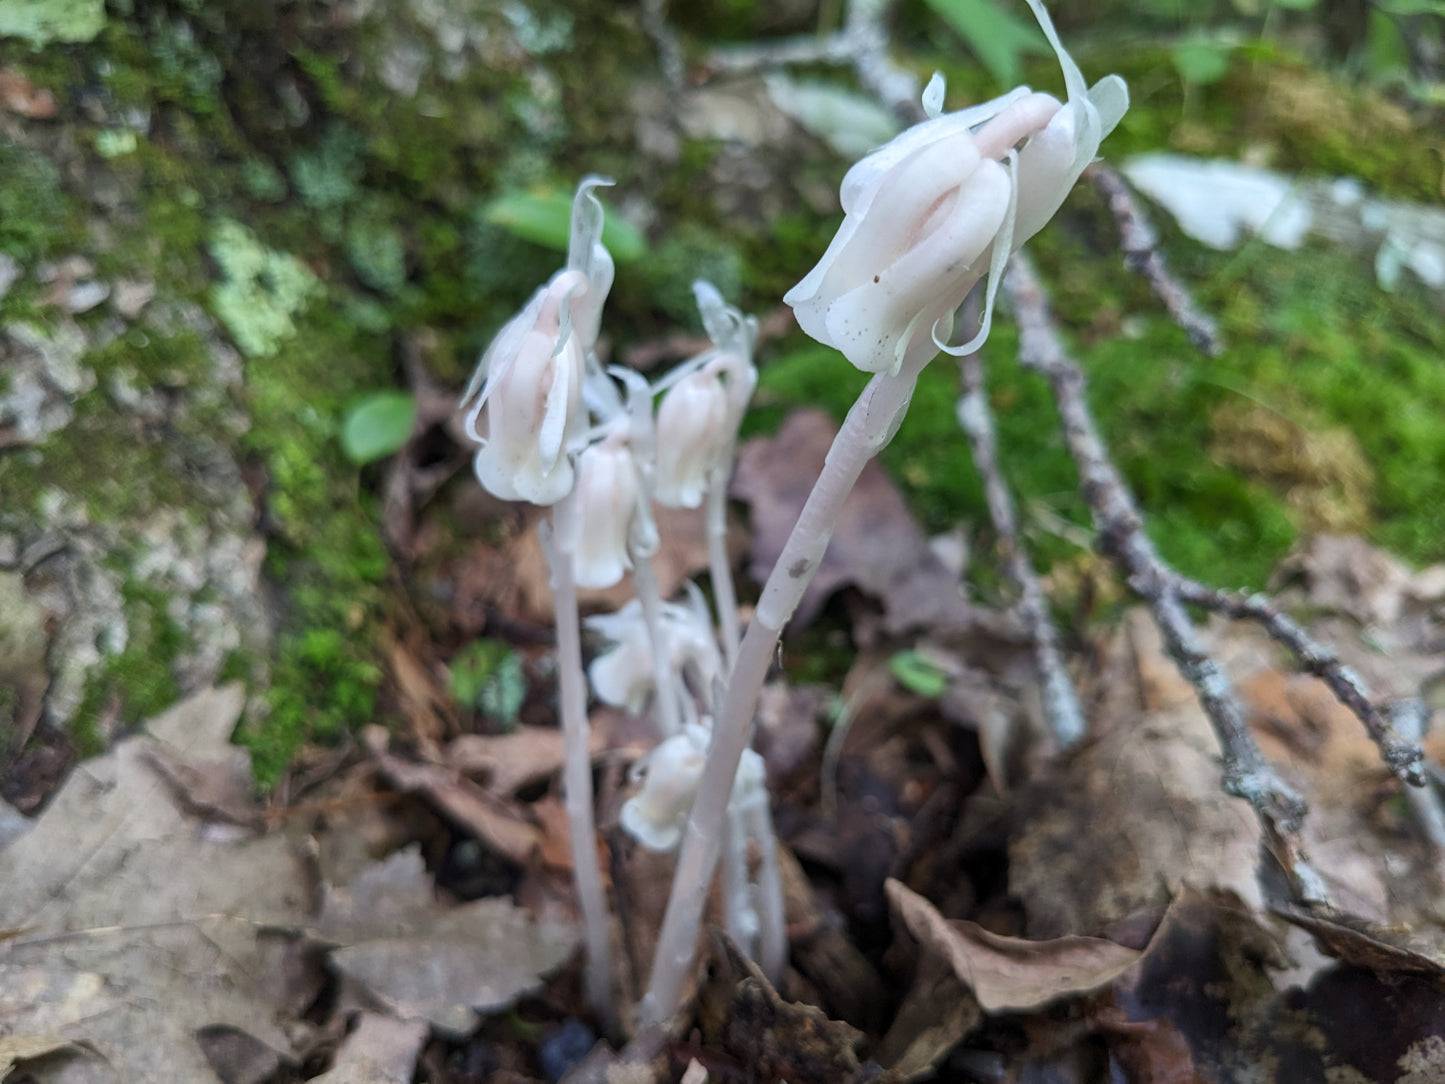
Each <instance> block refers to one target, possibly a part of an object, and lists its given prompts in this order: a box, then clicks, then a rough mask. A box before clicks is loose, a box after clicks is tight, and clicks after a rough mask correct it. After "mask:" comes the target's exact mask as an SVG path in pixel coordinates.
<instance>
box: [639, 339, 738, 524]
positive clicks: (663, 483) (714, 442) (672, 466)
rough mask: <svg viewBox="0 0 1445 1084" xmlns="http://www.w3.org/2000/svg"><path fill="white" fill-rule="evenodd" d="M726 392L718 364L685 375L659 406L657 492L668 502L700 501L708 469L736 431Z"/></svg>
mask: <svg viewBox="0 0 1445 1084" xmlns="http://www.w3.org/2000/svg"><path fill="white" fill-rule="evenodd" d="M728 414H729V411H728V395H727V389H726V388H724V387H723V384H722V380H721V379H720V378H719V373H718V369H717V368H716V367H715V366H711V365H706V366H703V367H702V368H700V369H698V370H697V371H696V372H694V373H690V374H688V375H687V376H685V377H683V378H682V379H681V380H679V381H678V382H677V383H676V384H674V385H673V386H672V387H671V388H669V389H668V391H667V394H666V395H664V396H663V399H662V405H661V406H660V407H658V409H657V466H656V468H655V474H654V479H655V484H656V488H655V490H654V491H653V496H654V498H655V499H656V500H657V503H658V504H661V505H664V506H665V507H668V508H696V507H697V506H698V505H700V504H702V497H703V493H704V492H706V490H707V484H708V475H709V474H710V473H711V471H712V470H713V468H714V467H715V466H717V460H718V456H719V454H720V453H721V451H722V449H723V448H724V447H726V445H727V442H728V440H729V438H730V437H731V436H732V434H731V433H730V432H729V431H728Z"/></svg>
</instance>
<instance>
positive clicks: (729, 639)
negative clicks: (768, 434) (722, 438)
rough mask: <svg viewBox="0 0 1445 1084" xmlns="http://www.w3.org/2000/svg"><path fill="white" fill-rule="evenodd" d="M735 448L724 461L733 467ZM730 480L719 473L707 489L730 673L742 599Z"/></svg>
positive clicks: (711, 559) (712, 569) (715, 586)
mask: <svg viewBox="0 0 1445 1084" xmlns="http://www.w3.org/2000/svg"><path fill="white" fill-rule="evenodd" d="M732 461H733V457H732V454H731V449H729V454H728V456H727V458H726V459H724V460H723V462H724V463H726V464H727V465H728V466H729V467H731V466H732ZM727 505H728V479H727V474H726V473H725V472H724V471H721V470H719V471H716V472H715V473H714V475H713V478H712V482H711V483H710V484H709V485H708V487H707V565H708V572H709V573H710V574H711V576H712V597H713V603H714V605H715V606H716V608H717V621H718V629H719V631H720V633H721V635H722V649H723V662H724V664H725V665H726V667H727V669H728V670H731V669H732V668H733V664H734V663H735V662H737V659H738V640H739V639H740V638H741V637H740V634H739V632H738V596H737V592H736V591H735V590H734V589H733V568H732V562H731V561H730V560H729V559H728V507H727Z"/></svg>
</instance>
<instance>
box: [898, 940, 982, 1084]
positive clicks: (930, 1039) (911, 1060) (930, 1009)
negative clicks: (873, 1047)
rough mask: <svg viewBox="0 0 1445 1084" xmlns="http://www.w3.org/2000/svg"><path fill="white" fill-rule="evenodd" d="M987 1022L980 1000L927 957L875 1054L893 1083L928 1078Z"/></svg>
mask: <svg viewBox="0 0 1445 1084" xmlns="http://www.w3.org/2000/svg"><path fill="white" fill-rule="evenodd" d="M982 1019H983V1011H982V1009H980V1007H979V1004H978V1000H977V999H976V998H975V997H974V996H973V995H972V994H971V993H969V990H968V987H966V986H965V985H964V984H963V983H962V982H961V981H960V980H959V978H958V976H957V975H956V974H954V972H953V969H952V968H951V967H950V966H949V965H948V962H947V961H946V960H943V959H941V958H940V957H938V956H936V955H934V954H933V953H924V954H923V956H922V958H921V959H920V960H919V961H918V973H917V974H916V975H915V976H914V978H913V985H912V986H910V987H909V989H908V994H907V996H906V997H905V998H904V999H903V1004H902V1005H901V1006H899V1008H898V1013H897V1015H896V1016H895V1017H894V1018H893V1023H892V1024H891V1025H890V1026H889V1028H888V1034H886V1035H885V1036H883V1040H882V1041H881V1042H880V1043H879V1045H878V1050H877V1052H876V1053H875V1054H874V1056H875V1057H876V1058H877V1059H878V1061H879V1062H880V1063H881V1064H882V1065H884V1066H885V1067H887V1069H888V1071H889V1073H890V1074H891V1079H894V1080H898V1081H900V1082H901V1081H910V1080H927V1079H929V1078H931V1077H932V1076H933V1075H934V1070H935V1067H936V1066H937V1065H938V1063H939V1062H940V1061H942V1060H943V1058H944V1057H946V1056H947V1055H948V1052H949V1051H951V1050H952V1049H953V1048H954V1047H956V1046H957V1045H958V1044H959V1043H961V1042H963V1040H964V1038H965V1037H966V1036H967V1035H968V1033H969V1032H970V1031H972V1030H973V1029H974V1027H975V1026H976V1025H977V1024H978V1022H979V1021H980V1020H982Z"/></svg>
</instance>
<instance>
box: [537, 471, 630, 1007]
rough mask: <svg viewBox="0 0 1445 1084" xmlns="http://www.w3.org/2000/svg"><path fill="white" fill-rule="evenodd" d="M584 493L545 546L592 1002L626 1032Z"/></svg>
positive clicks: (568, 500) (564, 510)
mask: <svg viewBox="0 0 1445 1084" xmlns="http://www.w3.org/2000/svg"><path fill="white" fill-rule="evenodd" d="M576 515H577V502H576V492H575V490H574V491H573V493H570V494H568V495H567V496H566V497H564V498H562V500H560V501H559V502H557V503H556V504H555V505H553V506H552V530H551V531H550V532H544V534H543V539H542V542H543V546H544V548H545V549H546V551H547V560H548V563H549V564H550V565H551V566H552V607H553V615H554V617H555V620H556V623H557V681H558V688H559V699H560V701H561V715H562V733H563V738H564V743H563V744H564V749H565V754H566V761H565V763H564V765H563V771H562V791H563V800H564V802H565V803H566V808H567V827H568V842H569V844H570V845H571V848H572V877H573V883H574V885H575V886H576V890H577V903H578V905H579V906H580V907H581V909H582V926H583V939H584V943H585V945H586V951H587V964H586V974H585V983H586V990H587V1000H588V1002H589V1003H590V1004H591V1005H592V1011H593V1012H595V1013H596V1014H597V1017H598V1020H599V1022H600V1023H601V1024H602V1026H603V1028H604V1029H605V1030H606V1031H608V1032H609V1033H611V1034H616V1033H617V1031H618V1023H617V1011H616V1005H615V1003H614V999H613V997H612V931H611V928H610V926H609V924H608V921H607V894H606V892H605V890H604V889H603V887H602V870H601V867H600V865H599V864H598V861H597V833H596V829H595V828H594V827H593V821H592V757H591V753H590V751H589V746H588V729H589V727H588V723H587V691H586V687H585V685H584V682H583V669H582V630H581V620H580V618H579V616H578V612H577V581H576V577H575V575H574V573H573V568H572V557H573V554H572V550H573V548H574V547H575V545H576V541H575V540H576V537H577V534H576V528H577V524H576V522H575V520H576Z"/></svg>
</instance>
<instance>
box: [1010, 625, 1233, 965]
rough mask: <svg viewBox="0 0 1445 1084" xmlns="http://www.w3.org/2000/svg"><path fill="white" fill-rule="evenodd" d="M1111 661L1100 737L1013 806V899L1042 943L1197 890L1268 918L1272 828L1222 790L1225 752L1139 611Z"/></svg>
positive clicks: (1108, 652)
mask: <svg viewBox="0 0 1445 1084" xmlns="http://www.w3.org/2000/svg"><path fill="white" fill-rule="evenodd" d="M1103 654H1104V655H1105V656H1106V657H1108V658H1109V659H1110V660H1112V662H1111V666H1110V669H1109V670H1108V672H1107V673H1105V674H1104V675H1103V676H1102V677H1101V679H1100V680H1101V683H1102V684H1103V685H1104V687H1105V700H1104V702H1103V704H1102V705H1101V707H1100V708H1099V709H1098V710H1096V711H1094V712H1093V713H1092V718H1091V722H1092V724H1093V725H1094V727H1095V732H1096V735H1097V736H1096V737H1094V738H1093V739H1092V740H1091V741H1090V742H1089V743H1088V744H1086V745H1084V746H1082V747H1081V748H1080V749H1078V750H1077V751H1076V752H1075V753H1073V754H1071V755H1070V756H1068V757H1065V758H1063V759H1061V760H1060V761H1059V762H1058V763H1057V764H1055V765H1053V766H1052V767H1050V768H1048V769H1046V770H1045V771H1043V772H1041V773H1040V774H1039V775H1038V776H1037V777H1036V778H1034V779H1033V780H1030V781H1029V782H1028V783H1027V784H1026V785H1024V786H1022V787H1020V788H1019V789H1018V790H1016V791H1015V792H1014V793H1013V794H1012V795H1011V796H1010V800H1011V803H1012V808H1013V809H1015V810H1016V811H1017V812H1016V815H1015V816H1016V824H1017V826H1016V827H1015V828H1014V830H1013V838H1012V839H1011V841H1010V843H1009V892H1010V894H1011V895H1014V896H1016V897H1017V898H1018V899H1020V900H1022V901H1023V902H1024V907H1025V910H1026V911H1027V914H1028V927H1027V929H1028V932H1029V934H1030V935H1031V936H1034V937H1059V936H1062V935H1064V934H1071V933H1094V932H1097V931H1101V930H1108V929H1110V928H1111V927H1113V926H1115V925H1116V924H1117V923H1120V922H1123V921H1124V920H1126V919H1128V918H1129V917H1130V916H1131V915H1136V914H1138V913H1141V912H1143V913H1151V912H1152V913H1154V914H1156V915H1157V914H1158V913H1161V912H1162V911H1163V909H1164V907H1165V906H1166V905H1167V904H1168V902H1169V899H1170V898H1171V897H1172V896H1173V895H1174V894H1175V893H1177V892H1178V891H1179V889H1180V888H1181V887H1182V886H1184V885H1186V884H1192V885H1194V886H1196V887H1199V888H1202V889H1210V888H1221V889H1226V890H1228V891H1231V892H1233V893H1234V894H1235V895H1237V896H1238V897H1239V898H1240V899H1242V900H1244V901H1245V903H1246V904H1248V905H1249V906H1251V907H1254V908H1258V907H1259V906H1261V903H1262V898H1261V892H1260V887H1259V881H1258V875H1257V872H1256V866H1257V864H1258V858H1259V853H1260V829H1259V822H1258V821H1257V820H1256V818H1255V816H1254V814H1253V813H1252V812H1251V811H1250V809H1249V806H1248V805H1246V804H1245V803H1244V802H1243V801H1241V800H1240V799H1237V798H1231V797H1229V796H1227V795H1226V794H1224V793H1223V791H1222V790H1221V788H1220V778H1221V775H1222V769H1221V766H1220V760H1219V743H1218V741H1217V739H1216V738H1215V736H1214V733H1213V731H1212V730H1211V729H1210V727H1209V723H1208V720H1207V719H1206V718H1205V716H1204V713H1203V711H1202V710H1201V709H1200V708H1199V706H1198V703H1197V702H1196V701H1195V700H1194V699H1193V694H1192V693H1191V692H1189V691H1188V689H1187V686H1184V684H1183V681H1182V679H1180V678H1179V677H1178V676H1177V672H1176V671H1175V668H1174V666H1173V664H1172V663H1170V662H1169V661H1168V659H1167V658H1166V657H1165V656H1164V655H1163V652H1162V649H1161V648H1160V647H1159V639H1158V632H1157V630H1156V629H1155V628H1154V625H1153V623H1152V622H1151V621H1150V620H1149V619H1148V617H1147V615H1145V614H1144V613H1143V612H1142V611H1135V612H1134V613H1132V614H1131V615H1129V616H1128V617H1127V618H1126V620H1125V622H1124V625H1123V627H1122V629H1121V630H1120V632H1119V634H1118V635H1116V636H1115V637H1114V638H1113V640H1112V642H1111V643H1110V644H1109V645H1108V646H1107V648H1106V649H1105V651H1104V652H1103ZM1141 705H1159V706H1157V707H1152V708H1151V707H1143V708H1141Z"/></svg>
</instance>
